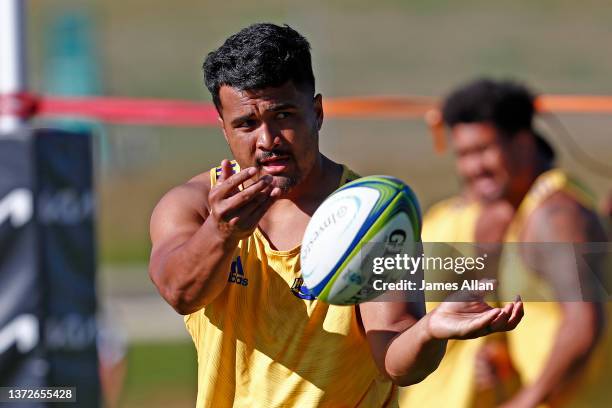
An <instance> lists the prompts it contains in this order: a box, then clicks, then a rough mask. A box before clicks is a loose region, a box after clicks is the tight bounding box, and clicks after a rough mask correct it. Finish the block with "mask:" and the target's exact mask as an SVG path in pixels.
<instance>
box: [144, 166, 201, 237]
mask: <svg viewBox="0 0 612 408" xmlns="http://www.w3.org/2000/svg"><path fill="white" fill-rule="evenodd" d="M209 192H210V178H209V173H208V172H205V173H201V174H198V175H197V176H195V177H193V178H191V179H190V180H189V181H187V182H186V183H184V184H181V185H179V186H176V187H174V188H172V189H171V190H170V191H168V192H167V193H166V194H164V196H163V197H162V198H161V200H159V202H158V203H157V205H156V206H155V209H154V210H153V214H152V215H151V223H150V233H151V240H152V242H153V245H154V246H155V244H156V243H157V242H158V241H159V240H163V239H166V238H168V237H169V236H170V235H175V234H180V233H183V232H186V230H192V229H194V228H196V229H197V227H199V226H200V225H201V224H202V223H203V222H204V220H205V219H206V217H207V216H208V193H209Z"/></svg>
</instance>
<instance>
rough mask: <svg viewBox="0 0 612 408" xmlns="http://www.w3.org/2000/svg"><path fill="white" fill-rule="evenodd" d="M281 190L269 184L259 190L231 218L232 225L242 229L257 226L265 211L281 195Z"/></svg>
mask: <svg viewBox="0 0 612 408" xmlns="http://www.w3.org/2000/svg"><path fill="white" fill-rule="evenodd" d="M280 193H281V190H280V189H279V188H277V187H272V186H268V187H267V188H266V189H265V190H263V191H261V192H259V194H258V195H256V196H255V197H254V198H253V199H252V200H251V201H250V202H249V203H248V204H246V205H245V206H244V207H241V208H240V210H239V212H237V213H236V215H235V216H234V217H232V218H231V220H230V225H232V226H236V227H238V228H240V229H244V230H249V229H252V228H255V226H257V223H258V222H259V220H260V219H261V217H263V215H264V214H265V212H266V211H267V210H268V208H270V206H271V205H272V204H273V203H274V201H276V199H277V198H278V197H279V196H280Z"/></svg>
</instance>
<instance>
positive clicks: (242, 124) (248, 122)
mask: <svg viewBox="0 0 612 408" xmlns="http://www.w3.org/2000/svg"><path fill="white" fill-rule="evenodd" d="M254 126H255V121H254V120H253V119H247V120H245V121H243V122H240V123H239V124H238V127H239V128H252V127H254Z"/></svg>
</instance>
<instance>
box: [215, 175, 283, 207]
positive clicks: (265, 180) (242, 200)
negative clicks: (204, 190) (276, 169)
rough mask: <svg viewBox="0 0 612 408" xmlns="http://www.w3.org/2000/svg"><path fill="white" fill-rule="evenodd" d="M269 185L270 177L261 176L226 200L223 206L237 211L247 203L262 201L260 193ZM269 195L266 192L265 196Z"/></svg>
mask: <svg viewBox="0 0 612 408" xmlns="http://www.w3.org/2000/svg"><path fill="white" fill-rule="evenodd" d="M270 183H272V176H268V175H266V176H263V177H262V178H260V179H259V180H257V181H256V182H255V183H253V184H252V185H250V186H248V187H247V188H245V189H244V190H242V191H240V192H238V193H236V194H234V195H233V196H231V197H230V198H228V199H226V200H225V202H224V205H225V206H227V208H231V209H237V208H239V207H242V206H244V205H246V204H247V203H250V202H251V201H253V200H254V199H255V198H259V199H263V197H260V193H262V192H263V191H264V190H265V189H267V188H268V187H269V186H270ZM269 194H270V191H268V192H267V194H265V195H269ZM265 195H264V196H265Z"/></svg>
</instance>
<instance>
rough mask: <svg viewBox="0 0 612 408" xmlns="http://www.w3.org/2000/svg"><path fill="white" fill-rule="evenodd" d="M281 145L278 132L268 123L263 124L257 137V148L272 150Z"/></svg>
mask: <svg viewBox="0 0 612 408" xmlns="http://www.w3.org/2000/svg"><path fill="white" fill-rule="evenodd" d="M279 145H280V135H279V134H278V130H276V129H274V128H273V127H271V126H270V125H268V124H266V123H262V125H261V126H260V128H259V133H258V135H257V148H258V149H262V150H272V149H274V148H275V147H277V146H279Z"/></svg>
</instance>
